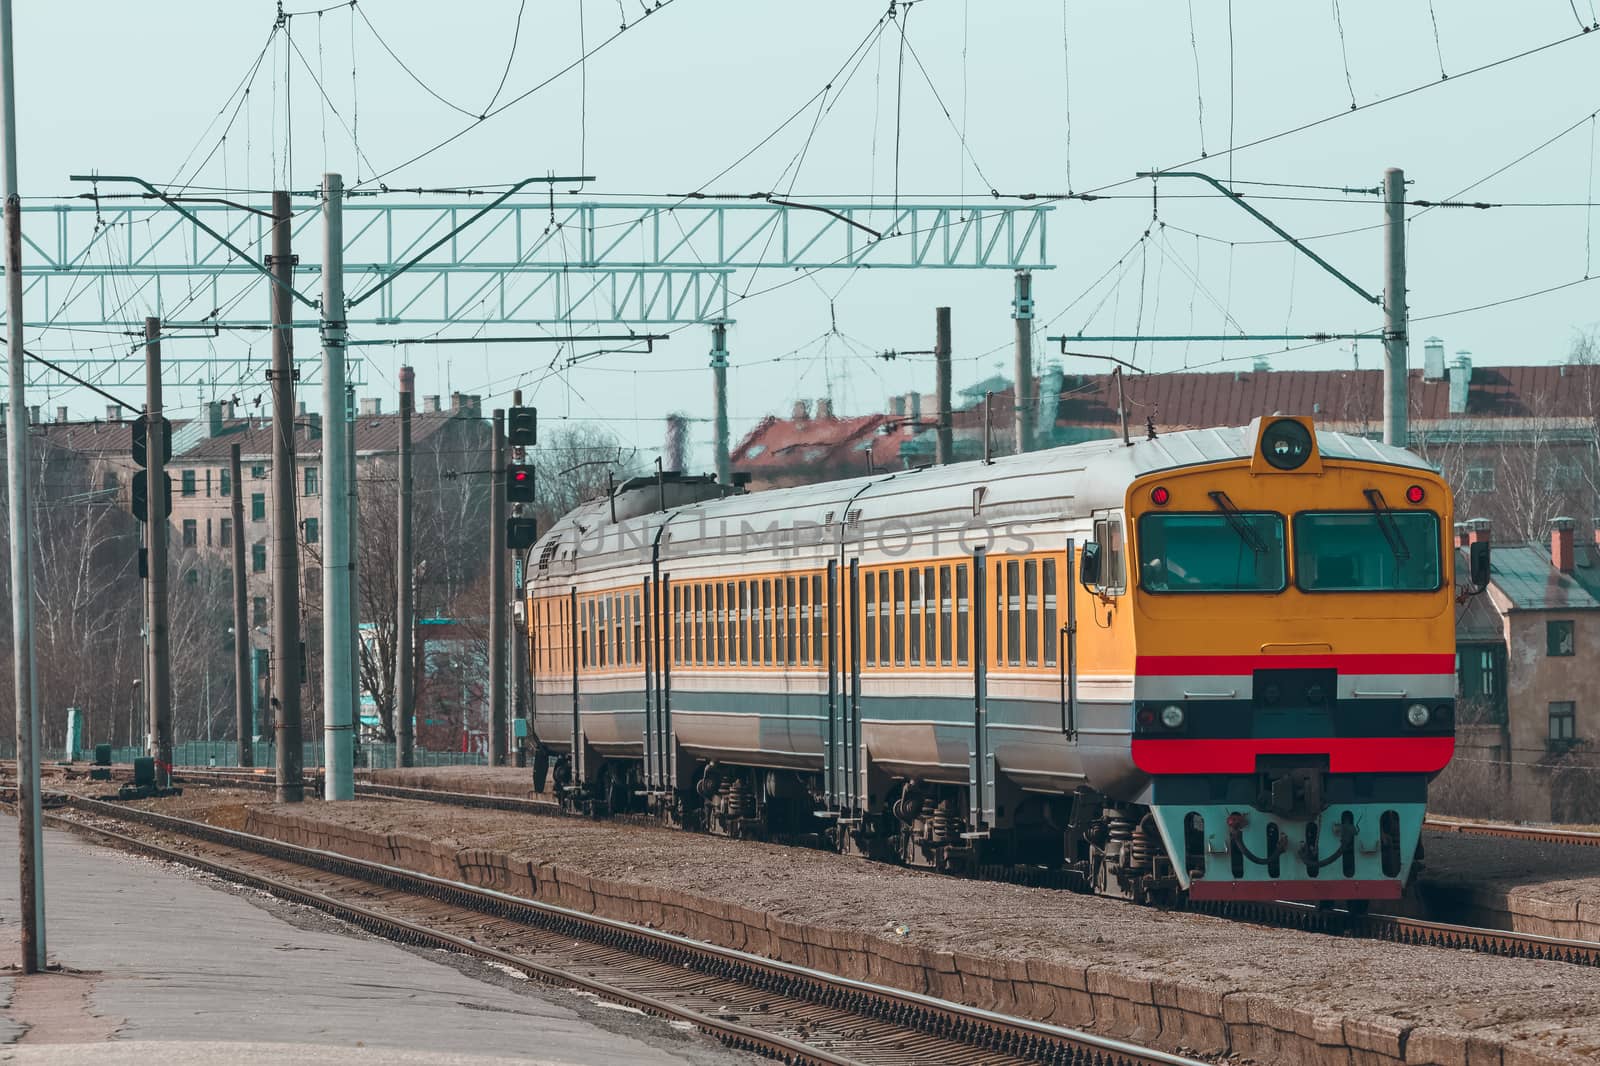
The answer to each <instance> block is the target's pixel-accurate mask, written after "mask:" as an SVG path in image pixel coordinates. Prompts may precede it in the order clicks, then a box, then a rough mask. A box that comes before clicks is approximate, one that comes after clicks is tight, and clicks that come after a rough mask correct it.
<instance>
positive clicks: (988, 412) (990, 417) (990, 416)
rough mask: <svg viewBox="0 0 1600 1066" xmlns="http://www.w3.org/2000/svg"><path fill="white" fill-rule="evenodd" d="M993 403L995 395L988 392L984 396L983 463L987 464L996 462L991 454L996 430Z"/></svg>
mask: <svg viewBox="0 0 1600 1066" xmlns="http://www.w3.org/2000/svg"><path fill="white" fill-rule="evenodd" d="M993 401H994V393H992V392H986V393H984V394H983V461H984V462H985V463H992V462H994V459H993V457H992V456H991V454H990V448H991V444H992V442H993V440H994V428H993V422H994V413H993V411H994V403H993Z"/></svg>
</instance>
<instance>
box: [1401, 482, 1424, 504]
mask: <svg viewBox="0 0 1600 1066" xmlns="http://www.w3.org/2000/svg"><path fill="white" fill-rule="evenodd" d="M1427 498H1428V494H1427V493H1426V492H1424V491H1423V489H1422V486H1421V485H1412V486H1411V487H1410V488H1408V489H1406V502H1407V503H1421V502H1422V501H1423V500H1425V499H1427Z"/></svg>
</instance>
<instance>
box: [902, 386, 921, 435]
mask: <svg viewBox="0 0 1600 1066" xmlns="http://www.w3.org/2000/svg"><path fill="white" fill-rule="evenodd" d="M906 403H908V404H909V405H910V406H909V407H908V408H907V410H906V414H908V415H910V416H911V421H913V422H921V421H922V393H920V392H908V393H906ZM919 428H920V427H919Z"/></svg>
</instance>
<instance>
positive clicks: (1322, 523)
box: [1294, 511, 1440, 592]
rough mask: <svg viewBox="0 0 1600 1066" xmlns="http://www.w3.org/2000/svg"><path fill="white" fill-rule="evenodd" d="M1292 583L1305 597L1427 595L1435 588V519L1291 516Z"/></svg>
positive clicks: (1415, 514)
mask: <svg viewBox="0 0 1600 1066" xmlns="http://www.w3.org/2000/svg"><path fill="white" fill-rule="evenodd" d="M1294 543H1295V548H1294V567H1295V583H1296V584H1297V585H1299V586H1300V587H1301V588H1302V589H1304V590H1306V591H1307V592H1431V591H1433V590H1434V589H1436V588H1438V587H1439V580H1440V573H1439V516H1438V515H1436V514H1434V513H1433V512H1431V511H1345V512H1336V513H1325V514H1316V513H1310V512H1302V513H1300V514H1297V515H1295V516H1294Z"/></svg>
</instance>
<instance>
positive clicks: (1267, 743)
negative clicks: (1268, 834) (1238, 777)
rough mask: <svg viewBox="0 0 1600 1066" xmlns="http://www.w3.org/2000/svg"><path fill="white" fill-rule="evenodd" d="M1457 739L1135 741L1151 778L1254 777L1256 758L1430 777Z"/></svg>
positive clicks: (1137, 761) (1138, 762) (1337, 770)
mask: <svg viewBox="0 0 1600 1066" xmlns="http://www.w3.org/2000/svg"><path fill="white" fill-rule="evenodd" d="M1455 750H1456V740H1455V737H1244V738H1240V739H1224V740H1212V739H1206V740H1165V739H1163V740H1140V739H1138V738H1137V737H1136V738H1134V741H1133V763H1134V765H1135V766H1137V767H1138V768H1139V769H1141V770H1143V771H1145V772H1146V773H1151V774H1253V773H1255V772H1256V756H1258V755H1327V756H1328V772H1329V773H1334V774H1431V773H1435V772H1437V771H1439V770H1443V769H1444V768H1445V765H1446V764H1447V763H1449V761H1450V756H1452V755H1454V754H1455Z"/></svg>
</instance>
